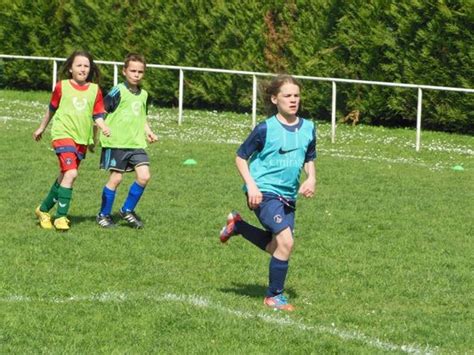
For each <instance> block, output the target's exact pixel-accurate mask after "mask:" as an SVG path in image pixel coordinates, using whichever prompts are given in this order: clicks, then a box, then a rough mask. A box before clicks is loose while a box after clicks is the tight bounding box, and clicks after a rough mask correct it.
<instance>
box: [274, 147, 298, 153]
mask: <svg viewBox="0 0 474 355" xmlns="http://www.w3.org/2000/svg"><path fill="white" fill-rule="evenodd" d="M295 150H298V148H295V149H289V150H284V149H283V148H280V149H279V150H278V153H280V154H286V153H289V152H293V151H295Z"/></svg>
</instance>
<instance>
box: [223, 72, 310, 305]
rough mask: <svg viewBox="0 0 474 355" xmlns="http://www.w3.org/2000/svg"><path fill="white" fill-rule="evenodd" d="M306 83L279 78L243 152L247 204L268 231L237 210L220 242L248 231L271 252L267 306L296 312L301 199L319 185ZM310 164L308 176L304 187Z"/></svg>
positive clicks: (240, 151) (270, 88)
mask: <svg viewBox="0 0 474 355" xmlns="http://www.w3.org/2000/svg"><path fill="white" fill-rule="evenodd" d="M300 88H301V86H300V84H299V83H298V82H297V81H296V80H295V79H294V78H293V77H292V76H289V75H279V76H277V77H275V78H274V79H273V80H272V82H271V83H270V85H269V86H268V88H267V89H266V97H265V101H266V104H267V106H268V107H269V109H270V112H269V113H270V114H271V116H270V117H269V118H268V119H266V120H265V121H264V122H262V123H260V124H259V125H257V126H256V127H255V129H254V130H253V131H252V132H251V134H250V135H249V136H248V137H247V139H246V140H245V142H244V143H243V144H242V145H241V146H240V148H239V149H238V151H237V156H236V159H235V163H236V165H237V170H238V171H239V173H240V175H241V176H242V179H243V181H244V183H245V185H244V190H245V192H246V196H247V204H248V206H249V208H250V209H252V210H254V212H255V215H256V216H257V218H258V219H259V221H260V223H261V224H262V226H263V227H264V229H261V228H258V227H255V226H253V225H251V224H249V223H247V222H245V221H244V220H243V219H242V217H241V216H240V214H239V213H237V212H235V211H233V212H231V213H230V214H229V215H228V217H227V223H226V226H224V228H223V229H222V231H221V233H220V240H221V242H222V243H226V242H227V241H228V240H229V239H230V238H231V237H232V236H234V235H238V234H240V235H242V236H243V237H244V238H245V239H247V240H248V241H249V242H251V243H253V244H254V245H256V246H257V247H259V248H260V249H262V250H263V251H266V252H267V253H269V254H270V255H271V259H270V267H269V269H270V270H269V286H268V288H267V292H266V296H265V298H264V304H265V305H266V306H268V307H271V308H273V309H279V310H287V311H293V310H294V307H293V306H292V305H291V304H289V303H288V301H287V298H286V297H285V296H283V290H284V286H285V280H286V275H287V271H288V263H289V258H290V255H291V251H292V249H293V244H294V239H293V230H294V221H295V210H296V197H297V194H298V193H300V194H302V195H303V196H304V197H313V195H314V193H315V188H316V170H315V164H314V159H315V158H316V136H315V127H314V123H313V122H312V121H309V120H306V119H303V118H300V117H299V116H297V112H298V108H299V104H300ZM303 168H304V170H305V172H306V175H307V179H306V180H305V181H304V182H303V183H302V184H301V185H300V183H299V178H300V173H301V170H302V169H303Z"/></svg>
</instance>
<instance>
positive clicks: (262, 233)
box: [235, 221, 272, 250]
mask: <svg viewBox="0 0 474 355" xmlns="http://www.w3.org/2000/svg"><path fill="white" fill-rule="evenodd" d="M235 231H236V232H237V233H238V234H242V237H244V238H245V239H247V240H248V241H249V242H250V243H252V244H254V245H256V246H257V247H259V248H260V249H262V250H265V248H266V246H267V244H268V243H270V242H271V241H272V233H271V232H269V231H266V230H263V229H260V228H257V227H255V226H252V225H251V224H249V223H247V222H245V221H238V222H237V223H236V224H235Z"/></svg>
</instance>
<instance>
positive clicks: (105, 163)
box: [96, 53, 158, 229]
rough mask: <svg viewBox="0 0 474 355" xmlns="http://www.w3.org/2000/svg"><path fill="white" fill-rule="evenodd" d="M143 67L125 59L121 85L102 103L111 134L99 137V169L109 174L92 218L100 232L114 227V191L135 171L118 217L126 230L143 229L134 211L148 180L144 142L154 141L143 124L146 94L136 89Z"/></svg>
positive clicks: (134, 57) (141, 61)
mask: <svg viewBox="0 0 474 355" xmlns="http://www.w3.org/2000/svg"><path fill="white" fill-rule="evenodd" d="M145 67H146V62H145V58H144V57H143V56H142V55H139V54H135V53H131V54H129V55H127V57H126V58H125V63H124V67H123V75H124V76H125V82H124V83H121V84H119V85H117V86H115V87H113V88H112V89H111V90H110V92H109V93H108V94H107V95H106V97H105V99H104V102H105V109H106V111H107V116H106V122H107V125H108V126H109V127H110V130H111V132H112V134H111V135H110V136H107V135H105V134H101V136H100V144H101V146H102V153H101V158H100V168H101V169H104V170H108V171H109V172H110V175H109V180H108V181H107V183H106V185H105V186H104V188H103V190H102V205H101V208H100V212H99V213H98V214H97V217H96V221H97V224H98V225H99V226H100V227H102V228H111V227H115V225H116V224H115V222H114V220H113V219H112V207H113V204H114V200H115V195H116V191H117V188H118V186H119V185H120V183H121V182H122V179H123V174H124V173H125V172H130V171H135V176H136V180H135V181H134V182H133V184H132V185H131V186H130V188H129V192H128V196H127V198H126V200H125V202H124V204H123V205H122V208H121V209H120V210H119V215H120V217H121V218H122V219H123V220H124V221H125V222H127V224H128V225H129V226H131V227H133V228H138V229H139V228H143V222H142V220H141V218H140V217H139V216H138V215H137V214H136V212H135V207H136V206H137V204H138V201H139V200H140V198H141V196H142V195H143V192H144V190H145V187H146V185H147V184H148V181H149V180H150V176H151V174H150V169H149V165H150V160H149V158H148V155H147V153H146V152H145V148H146V146H147V141H148V142H149V143H153V142H156V141H157V140H158V137H157V136H156V134H155V133H153V131H152V130H151V128H150V126H149V125H148V122H147V101H148V93H147V92H146V91H145V90H144V89H142V88H141V87H140V82H141V80H142V78H143V75H144V74H145Z"/></svg>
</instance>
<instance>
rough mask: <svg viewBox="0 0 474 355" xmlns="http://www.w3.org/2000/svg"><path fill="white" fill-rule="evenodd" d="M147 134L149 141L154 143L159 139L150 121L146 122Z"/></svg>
mask: <svg viewBox="0 0 474 355" xmlns="http://www.w3.org/2000/svg"><path fill="white" fill-rule="evenodd" d="M145 134H146V138H147V139H148V142H149V143H154V142H156V141H157V140H158V136H157V135H156V134H155V133H153V131H152V130H151V128H150V125H149V124H148V122H145Z"/></svg>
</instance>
